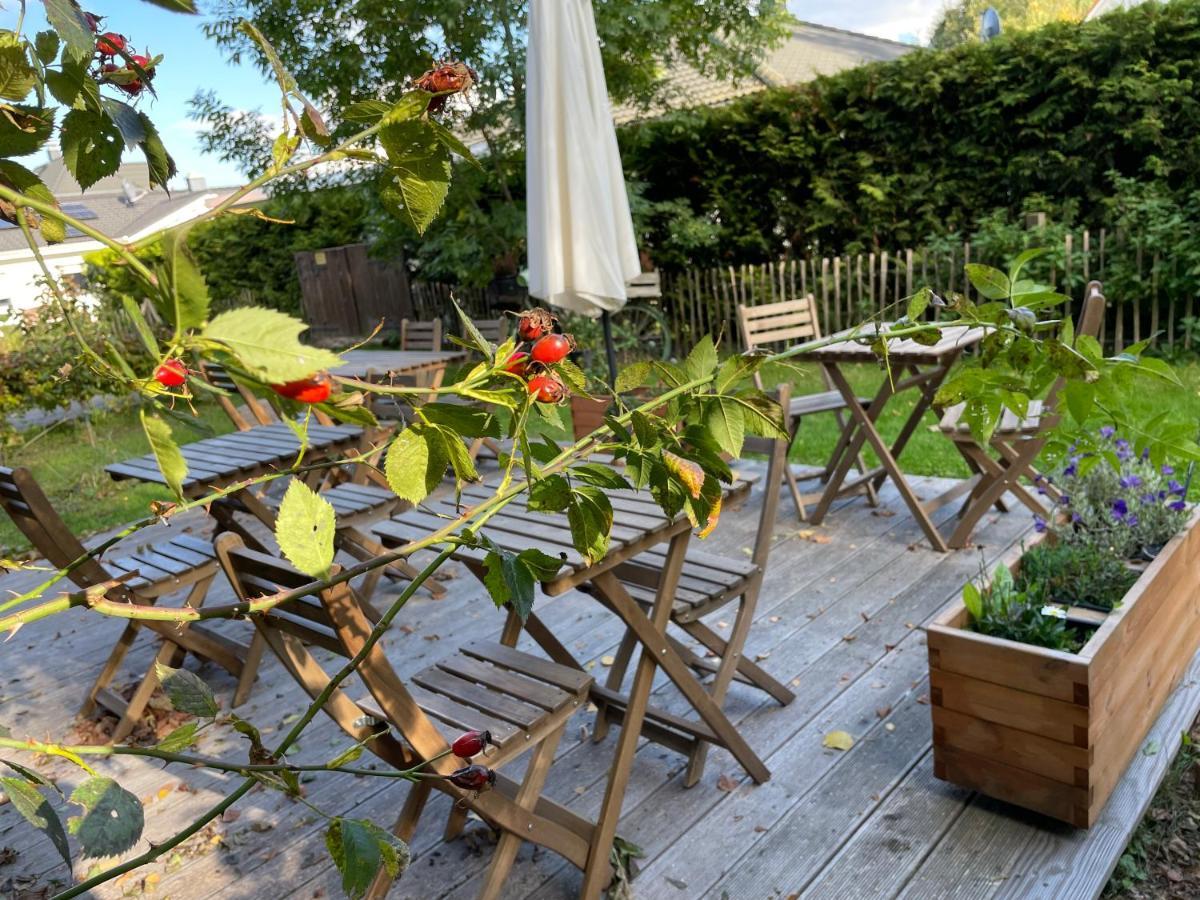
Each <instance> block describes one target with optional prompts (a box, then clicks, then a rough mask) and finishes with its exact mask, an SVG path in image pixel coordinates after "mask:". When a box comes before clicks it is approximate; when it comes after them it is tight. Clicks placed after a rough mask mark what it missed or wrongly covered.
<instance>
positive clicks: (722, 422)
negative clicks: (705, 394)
mask: <svg viewBox="0 0 1200 900" xmlns="http://www.w3.org/2000/svg"><path fill="white" fill-rule="evenodd" d="M704 427H705V428H707V429H708V433H709V434H711V435H712V437H713V440H715V441H716V442H717V445H718V446H719V447H720V448H721V449H722V450H724V451H725V452H726V453H728V454H729V455H730V456H732V457H733V458H734V459H737V458H738V457H739V456H741V454H742V442H743V441H744V440H745V437H746V415H745V413H744V412H743V410H742V406H741V405H740V404H739V403H738V402H737V400H736V399H735V398H733V397H728V396H718V397H710V398H705V402H704Z"/></svg>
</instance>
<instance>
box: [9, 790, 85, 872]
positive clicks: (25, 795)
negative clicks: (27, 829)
mask: <svg viewBox="0 0 1200 900" xmlns="http://www.w3.org/2000/svg"><path fill="white" fill-rule="evenodd" d="M0 786H3V788H4V793H6V794H8V799H9V801H11V802H12V805H13V808H14V809H15V810H16V811H17V812H19V813H20V814H21V815H22V816H24V817H25V820H26V821H27V822H28V823H29V824H30V825H32V826H33V827H34V828H36V829H38V830H39V831H41V832H42V833H43V834H45V835H46V837H48V838H50V843H52V844H53V845H54V849H55V850H57V851H58V854H59V856H61V857H62V860H63V862H65V863H66V864H67V868H70V867H71V848H70V846H69V845H68V844H67V833H66V831H64V830H63V826H62V822H61V821H60V820H59V818H58V813H56V812H55V811H54V807H52V806H51V805H50V801H49V800H47V799H46V798H45V797H44V796H43V795H42V792H41V791H39V790H38V789H37V788H36V787H34V786H33V785H32V784H29V783H28V782H27V781H23V780H21V779H20V778H10V777H4V778H0Z"/></svg>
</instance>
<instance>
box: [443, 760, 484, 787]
mask: <svg viewBox="0 0 1200 900" xmlns="http://www.w3.org/2000/svg"><path fill="white" fill-rule="evenodd" d="M446 778H447V780H448V781H449V782H450V783H451V784H453V785H455V786H457V787H460V788H466V789H467V790H469V791H486V790H487V789H488V788H490V787H492V786H493V785H494V784H495V783H496V773H495V772H493V771H492V770H491V769H489V768H488V767H487V766H463V768H461V769H456V770H455V771H453V772H451V773H450V774H449V775H447V776H446Z"/></svg>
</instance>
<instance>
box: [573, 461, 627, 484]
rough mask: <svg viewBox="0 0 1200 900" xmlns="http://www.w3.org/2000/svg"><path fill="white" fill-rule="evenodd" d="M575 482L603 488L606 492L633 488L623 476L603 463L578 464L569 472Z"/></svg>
mask: <svg viewBox="0 0 1200 900" xmlns="http://www.w3.org/2000/svg"><path fill="white" fill-rule="evenodd" d="M569 474H570V475H571V477H572V478H574V479H575V480H576V481H580V482H582V483H583V484H590V485H591V486H592V487H598V488H603V489H604V490H607V491H631V490H633V487H632V486H631V485H630V484H629V482H628V481H626V480H625V476H624V475H622V474H621V473H620V472H618V471H617V470H616V469H614V468H612V467H611V466H606V465H604V464H603V463H588V462H585V463H579V464H577V465H575V466H573V467H571V469H570V470H569Z"/></svg>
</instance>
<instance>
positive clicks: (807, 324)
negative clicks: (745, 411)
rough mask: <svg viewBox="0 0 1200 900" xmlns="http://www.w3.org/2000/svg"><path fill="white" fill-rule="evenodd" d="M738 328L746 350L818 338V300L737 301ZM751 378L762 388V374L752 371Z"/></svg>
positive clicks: (819, 332)
mask: <svg viewBox="0 0 1200 900" xmlns="http://www.w3.org/2000/svg"><path fill="white" fill-rule="evenodd" d="M738 327H739V329H740V330H741V333H742V343H743V344H744V345H745V347H746V349H747V350H762V349H767V348H771V346H772V345H774V344H795V343H797V342H799V341H809V340H816V339H818V338H820V337H821V323H820V321H819V320H818V318H817V302H816V298H814V297H813V295H812V294H808V295H806V296H804V297H800V298H797V299H796V300H782V301H780V302H778V303H763V304H760V305H758V306H748V305H746V304H744V303H739V304H738ZM775 349H779V348H775ZM826 380H828V379H826ZM754 381H755V383H756V384H757V385H758V387H759V389H760V390H761V389H762V386H763V383H762V376H761V375H760V374H758V373H757V372H756V373H755V374H754Z"/></svg>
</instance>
